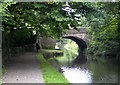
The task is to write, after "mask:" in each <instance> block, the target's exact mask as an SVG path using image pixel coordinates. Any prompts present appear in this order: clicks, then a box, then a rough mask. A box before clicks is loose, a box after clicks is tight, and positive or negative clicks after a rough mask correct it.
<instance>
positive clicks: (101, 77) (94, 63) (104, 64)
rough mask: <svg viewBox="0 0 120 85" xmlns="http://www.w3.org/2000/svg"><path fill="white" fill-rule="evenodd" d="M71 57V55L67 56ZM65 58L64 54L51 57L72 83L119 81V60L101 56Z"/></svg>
mask: <svg viewBox="0 0 120 85" xmlns="http://www.w3.org/2000/svg"><path fill="white" fill-rule="evenodd" d="M67 58H69V57H67ZM74 59H75V58H72V59H70V58H69V59H65V57H64V56H62V57H57V58H52V59H50V63H51V64H52V65H53V66H55V67H56V68H57V69H58V70H59V71H60V72H61V73H63V75H64V76H65V78H66V79H67V80H68V81H69V82H70V83H118V63H117V61H116V60H115V61H111V60H106V59H103V58H100V59H98V60H87V61H82V60H79V61H78V62H77V63H76V62H73V61H74Z"/></svg>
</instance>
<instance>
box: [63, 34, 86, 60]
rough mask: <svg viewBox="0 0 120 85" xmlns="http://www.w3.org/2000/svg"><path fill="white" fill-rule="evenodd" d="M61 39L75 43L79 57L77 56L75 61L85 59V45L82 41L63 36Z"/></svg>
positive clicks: (73, 37)
mask: <svg viewBox="0 0 120 85" xmlns="http://www.w3.org/2000/svg"><path fill="white" fill-rule="evenodd" d="M62 38H67V39H71V40H73V41H74V42H76V44H77V45H78V47H79V55H78V56H77V58H76V60H81V59H87V57H86V56H87V55H86V49H87V44H86V42H85V41H84V40H83V39H80V38H78V37H75V36H63V37H62Z"/></svg>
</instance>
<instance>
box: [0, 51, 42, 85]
mask: <svg viewBox="0 0 120 85" xmlns="http://www.w3.org/2000/svg"><path fill="white" fill-rule="evenodd" d="M35 55H36V53H34V52H27V53H24V54H22V55H21V56H17V57H14V58H13V60H12V62H11V63H9V65H8V66H7V68H6V72H5V74H4V75H3V81H2V82H3V84H4V83H42V84H43V83H44V80H43V76H42V72H41V70H40V65H39V62H38V61H37V59H36V56H35Z"/></svg>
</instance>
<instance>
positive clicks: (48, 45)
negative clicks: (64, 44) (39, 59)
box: [40, 37, 57, 49]
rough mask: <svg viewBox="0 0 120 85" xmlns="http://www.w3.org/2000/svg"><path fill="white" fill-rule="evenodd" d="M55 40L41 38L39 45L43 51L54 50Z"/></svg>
mask: <svg viewBox="0 0 120 85" xmlns="http://www.w3.org/2000/svg"><path fill="white" fill-rule="evenodd" d="M56 42H57V41H56V40H55V39H53V38H50V37H42V38H40V44H41V47H42V48H43V49H54V48H55V44H56Z"/></svg>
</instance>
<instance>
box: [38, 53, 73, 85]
mask: <svg viewBox="0 0 120 85" xmlns="http://www.w3.org/2000/svg"><path fill="white" fill-rule="evenodd" d="M37 59H38V60H39V62H40V68H41V70H42V73H43V78H44V80H45V83H46V85H58V84H59V83H61V85H71V84H70V83H69V82H68V80H67V79H66V78H65V77H64V76H63V74H62V73H60V72H58V70H57V69H55V68H54V67H53V66H52V65H51V64H50V63H49V62H47V61H46V60H45V59H44V57H43V55H42V53H38V54H37Z"/></svg>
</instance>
